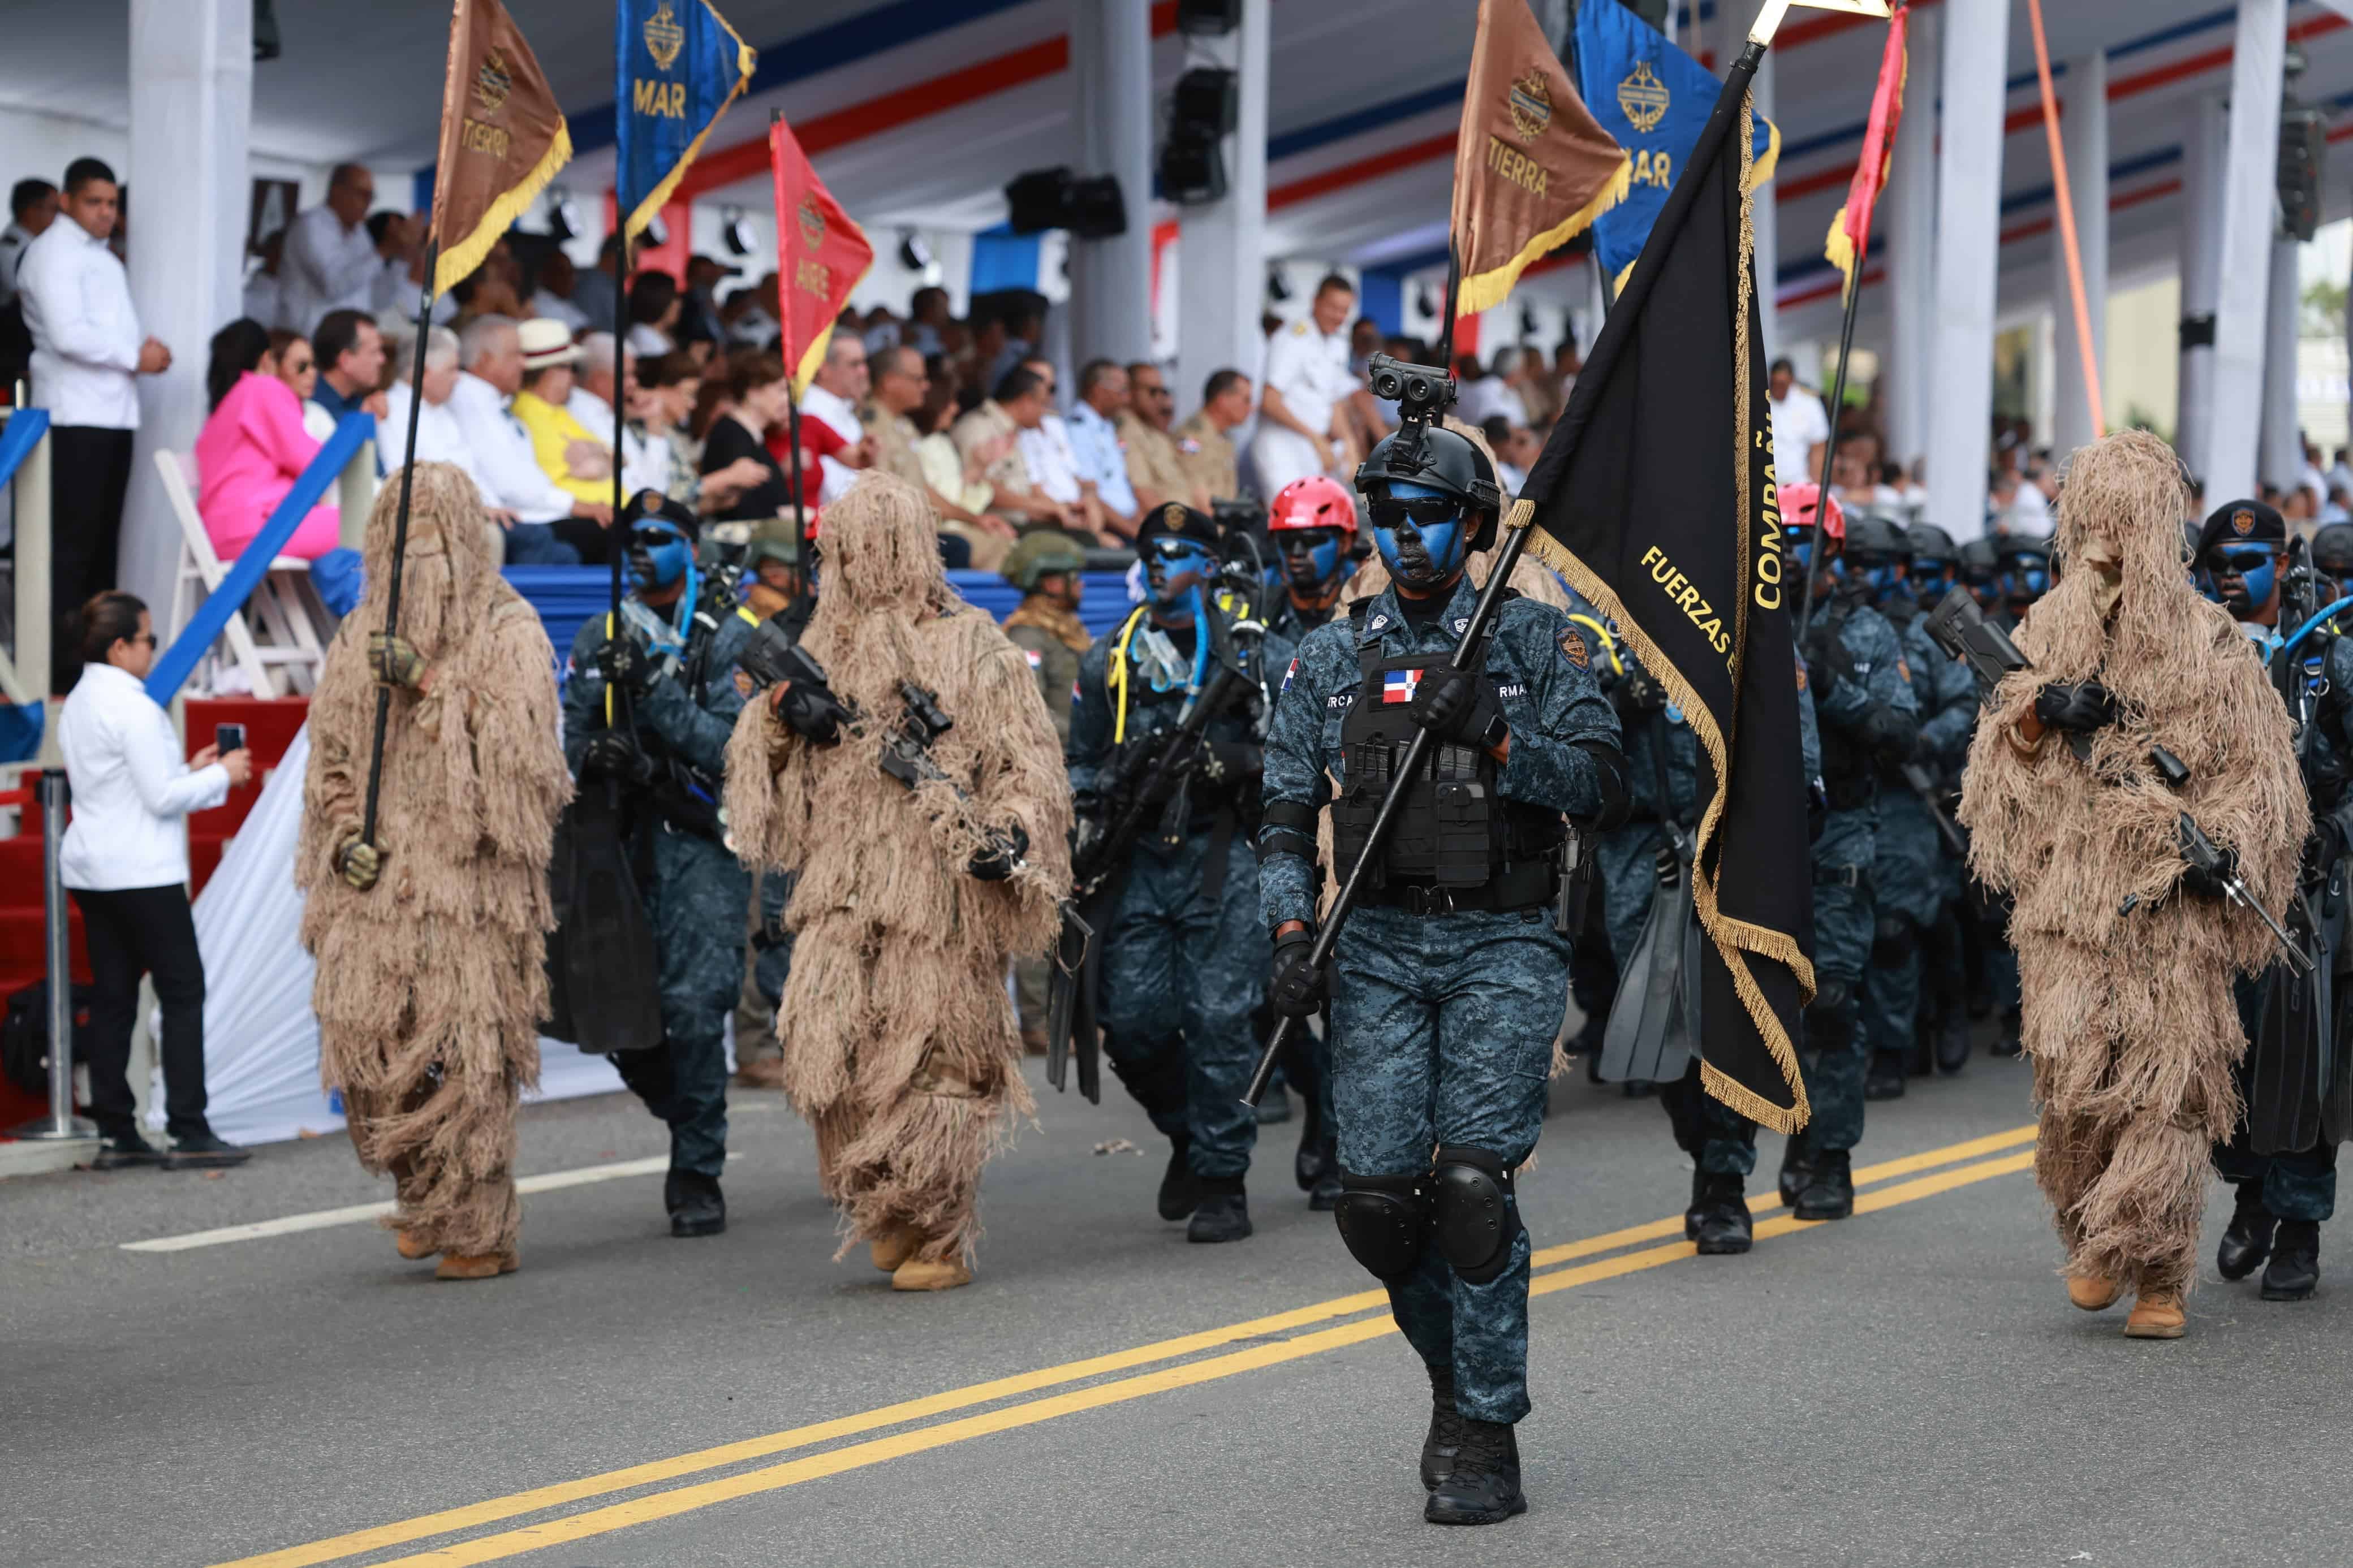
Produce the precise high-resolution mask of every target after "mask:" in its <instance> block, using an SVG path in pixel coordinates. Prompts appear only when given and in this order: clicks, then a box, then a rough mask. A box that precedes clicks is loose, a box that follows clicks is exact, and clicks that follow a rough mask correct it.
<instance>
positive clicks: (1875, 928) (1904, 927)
mask: <svg viewBox="0 0 2353 1568" xmlns="http://www.w3.org/2000/svg"><path fill="white" fill-rule="evenodd" d="M1918 941H1919V931H1918V929H1917V928H1916V927H1915V926H1914V925H1913V923H1912V917H1911V916H1910V915H1907V914H1905V913H1903V912H1902V911H1900V910H1881V911H1880V913H1879V918H1878V919H1877V920H1876V921H1874V922H1873V925H1872V931H1871V962H1872V965H1873V967H1874V968H1878V969H1893V968H1894V967H1895V966H1896V965H1897V964H1900V963H1903V962H1904V961H1905V959H1907V958H1909V957H1911V956H1912V948H1913V945H1914V944H1915V942H1918Z"/></svg>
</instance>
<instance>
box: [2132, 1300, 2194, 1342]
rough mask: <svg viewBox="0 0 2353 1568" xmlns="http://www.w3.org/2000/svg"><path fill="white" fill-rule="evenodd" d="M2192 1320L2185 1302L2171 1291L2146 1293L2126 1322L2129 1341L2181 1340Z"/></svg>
mask: <svg viewBox="0 0 2353 1568" xmlns="http://www.w3.org/2000/svg"><path fill="white" fill-rule="evenodd" d="M2187 1323H2188V1320H2187V1319H2186V1318H2184V1317H2183V1315H2182V1311H2181V1298H2180V1297H2179V1295H2177V1294H2176V1293H2174V1292H2173V1291H2171V1290H2144V1291H2142V1292H2141V1293H2140V1300H2137V1301H2135V1302H2134V1303H2133V1310H2132V1316H2131V1317H2129V1318H2126V1320H2125V1337H2126V1339H2131V1340H2178V1339H2179V1338H2180V1337H2181V1335H2182V1332H2183V1331H2184V1329H2185V1327H2186V1326H2187Z"/></svg>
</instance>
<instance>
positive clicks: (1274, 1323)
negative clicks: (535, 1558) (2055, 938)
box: [218, 1126, 2034, 1568]
mask: <svg viewBox="0 0 2353 1568" xmlns="http://www.w3.org/2000/svg"><path fill="white" fill-rule="evenodd" d="M2033 1142H2034V1129H2033V1128H2032V1127H2031V1126H2028V1127H2017V1128H2012V1129H2011V1130H2010V1131H2006V1132H1996V1133H1992V1134H1990V1135H1989V1136H1987V1137H1983V1138H1974V1139H1971V1140H1969V1141H1968V1142H1961V1143H1954V1144H1949V1145H1947V1146H1946V1147H1945V1148H1942V1149H1931V1150H1929V1151H1927V1152H1925V1153H1919V1154H1912V1155H1907V1156H1905V1158H1903V1159H1899V1160H1889V1161H1886V1162H1883V1163H1880V1164H1876V1165H1865V1166H1862V1167H1861V1168H1859V1169H1858V1170H1857V1171H1856V1172H1855V1173H1854V1179H1855V1182H1856V1184H1857V1185H1858V1186H1859V1187H1863V1188H1865V1189H1866V1190H1864V1191H1862V1193H1860V1194H1858V1196H1857V1197H1856V1199H1855V1205H1854V1206H1855V1212H1856V1213H1857V1214H1871V1213H1873V1212H1875V1211H1877V1210H1880V1209H1886V1208H1894V1206H1896V1205H1899V1204H1908V1203H1912V1202H1915V1201H1916V1200H1918V1199H1921V1198H1926V1197H1933V1196H1935V1195H1936V1194H1939V1193H1946V1192H1950V1191H1952V1190H1953V1189H1954V1188H1956V1187H1964V1186H1968V1185H1969V1184H1972V1183H1976V1182H1982V1181H1987V1180H1989V1179H1990V1178H1992V1177H1995V1176H2003V1175H2008V1174H2010V1173H2013V1172H2016V1171H2022V1170H2024V1169H2026V1168H2027V1167H2028V1166H2030V1165H2031V1164H2032V1163H2034V1150H2033V1147H2032V1145H2033ZM1921 1172H1934V1174H1928V1175H1922V1174H1915V1173H1921ZM1907 1176H1908V1177H1911V1178H1912V1179H1911V1180H1908V1181H1897V1180H1896V1178H1898V1177H1907ZM1889 1183H1892V1184H1889ZM1883 1184H1886V1185H1883ZM1750 1204H1751V1206H1752V1208H1753V1209H1755V1211H1756V1212H1757V1237H1758V1238H1759V1239H1765V1238H1767V1237H1777V1236H1786V1235H1788V1234H1789V1233H1791V1232H1793V1231H1799V1230H1811V1229H1813V1228H1815V1226H1814V1224H1813V1223H1811V1222H1809V1221H1804V1220H1799V1219H1795V1218H1792V1217H1790V1216H1789V1215H1788V1214H1787V1213H1786V1212H1785V1211H1783V1210H1782V1208H1781V1206H1780V1202H1779V1197H1778V1194H1775V1193H1774V1192H1772V1191H1771V1190H1770V1189H1767V1191H1765V1192H1764V1193H1761V1194H1757V1195H1756V1196H1753V1197H1752V1198H1751V1199H1750ZM1668 1238H1672V1239H1668ZM1662 1240H1663V1241H1664V1242H1665V1244H1664V1245H1662V1246H1650V1247H1644V1246H1642V1245H1641V1244H1643V1243H1645V1242H1661V1241H1662ZM1625 1248H1634V1250H1621V1249H1625ZM1695 1253H1696V1249H1695V1248H1694V1247H1693V1246H1692V1244H1691V1243H1690V1242H1688V1241H1685V1240H1683V1216H1682V1215H1674V1216H1672V1217H1671V1218H1667V1219H1662V1220H1653V1221H1651V1223H1649V1224H1647V1225H1638V1226H1628V1227H1627V1228H1625V1229H1623V1230H1614V1231H1610V1232H1609V1233H1608V1234H1607V1235H1603V1236H1595V1237H1587V1238H1586V1239H1584V1240H1582V1241H1573V1242H1568V1243H1566V1244H1564V1245H1562V1246H1558V1247H1544V1248H1542V1249H1540V1250H1538V1251H1537V1252H1536V1253H1535V1255H1534V1256H1533V1258H1531V1259H1530V1262H1531V1265H1532V1267H1533V1268H1535V1270H1536V1274H1535V1279H1534V1281H1533V1282H1532V1284H1531V1285H1530V1287H1529V1293H1530V1294H1531V1295H1535V1296H1547V1295H1550V1294H1552V1293H1553V1292H1554V1291H1556V1290H1568V1289H1575V1288H1576V1287H1577V1286H1579V1285H1584V1284H1589V1283H1591V1282H1592V1281H1594V1280H1597V1279H1616V1278H1618V1277H1620V1275H1626V1274H1635V1273H1640V1272H1641V1271H1642V1270H1644V1269H1647V1268H1660V1267H1662V1265H1665V1264H1669V1263H1673V1262H1676V1261H1677V1260H1679V1259H1682V1258H1690V1257H1694V1256H1695ZM1604 1255H1608V1256H1604ZM1580 1258H1596V1259H1598V1260H1597V1261H1594V1262H1589V1263H1582V1264H1579V1263H1577V1260H1578V1259H1580ZM1572 1264H1574V1265H1576V1266H1575V1267H1566V1266H1567V1265H1572ZM1334 1319H1349V1320H1353V1321H1345V1322H1340V1323H1337V1324H1335V1326H1333V1327H1330V1328H1323V1329H1314V1330H1313V1331H1309V1332H1297V1331H1299V1330H1303V1329H1307V1328H1309V1326H1310V1325H1312V1324H1315V1323H1322V1322H1329V1321H1332V1320H1334ZM1396 1331H1397V1327H1396V1324H1395V1323H1393V1322H1392V1321H1390V1319H1389V1317H1388V1294H1387V1293H1386V1292H1385V1291H1381V1290H1364V1291H1359V1292H1357V1293H1356V1294H1355V1295H1352V1296H1339V1297H1335V1298H1334V1299H1333V1300H1328V1301H1319V1302H1317V1303H1315V1304H1314V1305H1313V1306H1307V1307H1300V1308H1296V1309H1294V1310H1291V1311H1288V1312H1278V1313H1275V1314H1273V1315H1271V1316H1270V1317H1263V1318H1252V1319H1250V1320H1248V1321H1244V1322H1239V1323H1229V1324H1228V1325H1227V1326H1225V1327H1224V1328H1219V1329H1210V1330H1207V1331H1203V1332H1200V1333H1196V1334H1186V1335H1182V1336H1180V1337H1178V1338H1176V1339H1169V1340H1160V1341H1157V1342H1154V1343H1152V1344H1147V1345H1138V1346H1136V1347H1134V1349H1132V1350H1124V1351H1116V1352H1113V1353H1111V1354H1109V1355H1100V1356H1091V1357H1089V1358H1087V1359H1086V1360H1083V1361H1074V1362H1067V1363H1063V1364H1062V1365H1060V1366H1051V1367H1044V1368H1041V1369H1039V1370H1038V1371H1036V1372H1026V1373H1018V1374H1016V1375H1014V1376H1011V1377H1001V1378H997V1379H993V1380H992V1381H989V1382H987V1383H976V1384H970V1385H968V1386H966V1387H964V1388H956V1389H950V1390H948V1391H946V1392H944V1393H941V1394H928V1395H926V1396H924V1397H923V1398H921V1399H910V1400H903V1401H901V1402H900V1403H898V1404H895V1405H881V1406H879V1407H877V1408H875V1409H872V1410H866V1411H861V1412H860V1413H858V1414H856V1415H844V1416H839V1417H837V1418H835V1419H833V1420H830V1421H819V1422H816V1423H814V1424H812V1425H809V1426H796V1427H792V1428H790V1429H789V1430H786V1431H783V1432H773V1433H770V1434H768V1435H767V1436H762V1437H751V1438H746V1439H745V1440H744V1441H742V1442H739V1443H726V1444H722V1445H720V1446H719V1447H713V1448H702V1449H698V1450H696V1451H695V1452H693V1453H691V1454H681V1455H679V1456H678V1457H676V1458H669V1459H658V1460H655V1461H653V1462H651V1463H649V1464H643V1465H631V1466H628V1467H627V1468H622V1469H617V1470H607V1471H606V1472H605V1473H604V1474H602V1475H596V1476H588V1477H585V1478H583V1479H579V1480H576V1481H564V1482H560V1483H558V1484H556V1485H554V1486H547V1487H536V1488H533V1489H531V1490H528V1491H520V1492H514V1493H512V1494H510V1495H508V1496H506V1497H501V1498H492V1499H491V1500H488V1501H486V1502H478V1503H471V1504H469V1505H468V1506H466V1507H463V1508H454V1509H448V1510H443V1511H441V1512H439V1513H428V1514H421V1515H419V1516H417V1518H415V1519H408V1520H403V1521H399V1522H398V1523H396V1524H385V1525H378V1526H376V1527H375V1528H374V1529H371V1530H361V1531H353V1532H351V1533H349V1534H346V1535H336V1536H330V1537H328V1538H327V1539H325V1540H322V1541H314V1542H309V1543H308V1544H306V1545H301V1546H291V1547H288V1548H286V1549H285V1550H283V1551H279V1552H264V1553H262V1554H261V1555H260V1556H258V1557H243V1558H239V1559H237V1561H236V1562H234V1563H222V1564H219V1565H218V1568H310V1565H311V1564H315V1563H335V1562H341V1561H343V1560H344V1559H346V1558H352V1557H358V1556H363V1555H366V1554H370V1553H374V1552H381V1551H385V1550H386V1549H388V1548H391V1547H396V1546H404V1545H406V1544H408V1543H409V1542H417V1541H424V1540H427V1539H429V1538H431V1537H433V1536H437V1535H449V1534H457V1533H462V1532H464V1531H472V1530H478V1529H480V1528H481V1527H482V1526H485V1525H490V1524H496V1523H499V1522H501V1521H505V1520H510V1519H517V1518H521V1517H522V1516H523V1515H525V1514H532V1513H541V1512H544V1511H546V1510H551V1509H556V1508H561V1507H563V1506H565V1505H566V1504H569V1503H576V1502H585V1501H587V1500H592V1499H596V1498H606V1497H611V1496H613V1495H614V1494H616V1493H619V1492H627V1491H636V1490H638V1489H641V1488H646V1487H653V1486H657V1485H659V1483H661V1482H664V1481H671V1480H676V1479H681V1477H686V1476H692V1475H699V1474H702V1473H704V1472H707V1471H711V1470H719V1469H727V1468H733V1467H735V1466H739V1465H743V1464H745V1463H747V1462H749V1461H752V1460H754V1459H765V1458H771V1457H773V1456H776V1455H778V1454H784V1453H789V1452H791V1451H792V1450H794V1449H797V1448H808V1447H816V1446H818V1445H820V1444H827V1443H833V1442H835V1441H837V1440H838V1439H840V1438H844V1437H854V1436H860V1434H863V1433H868V1432H877V1431H881V1430H882V1429H883V1428H885V1427H894V1426H908V1424H909V1423H916V1422H926V1421H930V1420H931V1418H933V1417H934V1416H940V1415H949V1414H951V1413H952V1412H955V1411H959V1410H971V1409H974V1408H975V1407H976V1406H980V1405H996V1406H997V1408H995V1409H990V1410H984V1411H981V1412H980V1413H979V1414H976V1415H965V1416H962V1417H959V1418H958V1419H955V1420H952V1421H939V1422H934V1423H933V1424H931V1425H928V1426H913V1428H912V1429H909V1430H905V1431H899V1432H893V1433H892V1434H890V1435H889V1436H880V1437H872V1438H869V1439H867V1440H866V1441H864V1442H859V1443H849V1444H844V1445H842V1446H840V1447H831V1448H828V1449H826V1450H825V1451H824V1452H822V1453H817V1454H809V1455H806V1456H803V1457H801V1458H794V1459H788V1460H786V1461H785V1462H783V1463H781V1464H774V1465H767V1466H764V1467H761V1468H754V1469H748V1470H739V1471H737V1472H736V1473H734V1474H732V1475H727V1476H723V1477H720V1478H719V1479H713V1480H705V1481H699V1482H696V1483H694V1484H692V1485H690V1486H682V1487H673V1488H670V1489H667V1490H657V1491H651V1492H647V1493H645V1494H644V1495H641V1496H638V1497H633V1498H629V1499H628V1500H623V1501H619V1502H613V1503H608V1504H607V1505H606V1506H604V1507H601V1508H594V1509H588V1510H584V1511H582V1512H578V1513H571V1514H565V1515H563V1516H561V1517H559V1518H555V1519H552V1520H546V1521H541V1522H539V1523H536V1524H526V1525H522V1526H520V1527H518V1528H515V1529H512V1530H503V1531H495V1532H493V1533H491V1534H487V1535H478V1536H474V1537H472V1538H471V1539H469V1540H464V1541H459V1542H454V1543H452V1544H450V1545H448V1546H444V1547H440V1548H438V1549H436V1550H432V1551H427V1552H416V1553H412V1554H410V1555H407V1556H404V1557H398V1558H394V1559H390V1560H387V1561H385V1562H384V1563H378V1564H377V1565H376V1568H411V1565H419V1568H421V1565H423V1564H427V1563H432V1564H456V1563H493V1562H500V1561H503V1560H504V1559H507V1558H511V1557H519V1556H522V1554H524V1553H525V1552H536V1551H539V1550H540V1549H542V1548H543V1547H548V1546H556V1545H561V1544H564V1543H566V1542H575V1541H581V1540H585V1539H587V1538H588V1537H591V1536H597V1535H605V1534H609V1533H610V1532H612V1531H617V1530H626V1529H628V1528H629V1527H630V1526H632V1525H638V1524H647V1523H650V1522H652V1521H655V1520H660V1519H669V1518H671V1517H674V1516H676V1515H678V1514H682V1513H690V1512H692V1511H694V1510H697V1509H703V1508H709V1507H710V1506H712V1504H714V1503H721V1502H726V1501H729V1500H733V1499H735V1498H741V1497H749V1496H752V1495H754V1494H755V1493H759V1492H766V1491H775V1490H776V1489H779V1488H783V1487H790V1486H797V1485H799V1484H800V1483H801V1482H803V1481H813V1480H817V1479H821V1478H823V1477H826V1476H834V1475H839V1474H841V1473H842V1472H843V1471H845V1470H855V1469H862V1468H866V1467H868V1466H870V1465H878V1464H882V1463H884V1462H886V1461H888V1460H892V1459H896V1458H903V1457H905V1456H906V1455H909V1454H920V1453H923V1451H925V1450H926V1449H931V1448H943V1447H948V1446H950V1445H952V1444H955V1443H963V1442H968V1441H970V1440H971V1439H973V1438H976V1437H985V1436H989V1435H990V1434H992V1433H997V1432H1006V1431H1010V1430H1012V1429H1014V1428H1016V1427H1020V1426H1036V1425H1037V1424H1039V1422H1042V1421H1051V1420H1055V1419H1057V1418H1058V1417H1060V1416H1064V1415H1076V1414H1078V1413H1079V1412H1081V1411H1085V1410H1099V1409H1102V1408H1103V1407H1104V1406H1106V1405H1122V1404H1125V1403H1127V1402H1128V1401H1131V1400H1136V1399H1145V1398H1148V1397H1150V1396H1151V1395H1153V1394H1165V1393H1167V1392H1169V1391H1170V1390H1172V1389H1179V1388H1190V1387H1192V1386H1194V1385H1196V1384H1204V1383H1211V1382H1215V1381H1217V1380H1218V1379H1219V1378H1226V1377H1232V1376H1235V1375H1236V1374H1238V1373H1246V1372H1254V1371H1256V1370H1258V1369H1259V1368H1261V1367H1266V1366H1274V1365H1278V1364H1280V1363H1283V1362H1288V1361H1298V1360H1300V1359H1302V1358H1303V1357H1306V1356H1313V1355H1321V1354H1323V1353H1324V1352H1327V1351H1335V1350H1339V1349H1341V1348H1343V1347H1345V1346H1347V1345H1354V1344H1362V1343H1363V1342H1366V1341H1367V1340H1372V1339H1377V1338H1379V1337H1380V1336H1382V1335H1384V1334H1390V1333H1395V1332H1396ZM1237 1342H1251V1343H1249V1344H1248V1345H1247V1347H1246V1348H1243V1349H1240V1350H1229V1351H1225V1352H1223V1353H1221V1354H1215V1355H1205V1354H1204V1353H1203V1352H1210V1351H1217V1350H1219V1347H1221V1346H1227V1345H1232V1344H1235V1343H1237ZM1159 1363H1176V1364H1173V1365H1161V1364H1159ZM1146 1367H1152V1368H1156V1370H1152V1371H1138V1370H1136V1369H1139V1368H1146ZM1114 1373H1129V1374H1130V1375H1127V1376H1113V1374H1114ZM1098 1379H1102V1380H1104V1381H1095V1380H1098ZM1067 1384H1087V1385H1088V1386H1085V1387H1081V1388H1069V1389H1067V1390H1066V1391H1065V1392H1062V1393H1057V1394H1045V1395H1044V1396H1043V1397H1039V1398H1024V1397H1023V1396H1024V1395H1029V1394H1039V1393H1040V1392H1041V1391H1043V1390H1047V1389H1055V1388H1063V1387H1064V1386H1065V1385H1067ZM1005 1401H1013V1402H1014V1403H1002V1402H1005Z"/></svg>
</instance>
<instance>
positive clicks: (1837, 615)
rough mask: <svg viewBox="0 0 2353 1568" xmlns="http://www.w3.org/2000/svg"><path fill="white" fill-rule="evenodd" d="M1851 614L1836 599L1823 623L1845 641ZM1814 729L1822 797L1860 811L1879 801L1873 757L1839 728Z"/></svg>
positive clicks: (1820, 724)
mask: <svg viewBox="0 0 2353 1568" xmlns="http://www.w3.org/2000/svg"><path fill="white" fill-rule="evenodd" d="M1852 614H1853V606H1852V605H1849V604H1843V603H1841V602H1840V600H1839V599H1837V598H1833V599H1832V600H1831V602H1830V603H1829V604H1828V605H1824V606H1823V610H1822V619H1824V620H1825V621H1827V622H1829V623H1830V635H1831V636H1832V637H1839V638H1841V640H1843V638H1844V635H1845V632H1846V623H1847V620H1848V617H1849V616H1852ZM1817 717H1818V718H1819V715H1817ZM1815 728H1816V729H1817V730H1818V731H1820V735H1821V738H1822V795H1823V796H1824V797H1825V799H1826V801H1827V803H1828V805H1829V806H1830V808H1831V810H1832V811H1860V810H1862V808H1863V807H1865V806H1867V805H1870V804H1871V803H1872V802H1873V801H1874V800H1877V799H1878V798H1879V774H1878V770H1877V769H1875V768H1874V767H1873V765H1872V759H1871V753H1870V752H1868V751H1866V750H1864V749H1863V747H1862V746H1861V745H1859V744H1857V743H1856V742H1855V741H1854V740H1853V738H1852V737H1851V736H1849V735H1848V734H1846V733H1845V732H1844V731H1841V729H1840V728H1839V727H1838V726H1837V725H1834V724H1831V723H1830V722H1828V721H1820V722H1818V723H1817V724H1816V725H1815Z"/></svg>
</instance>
